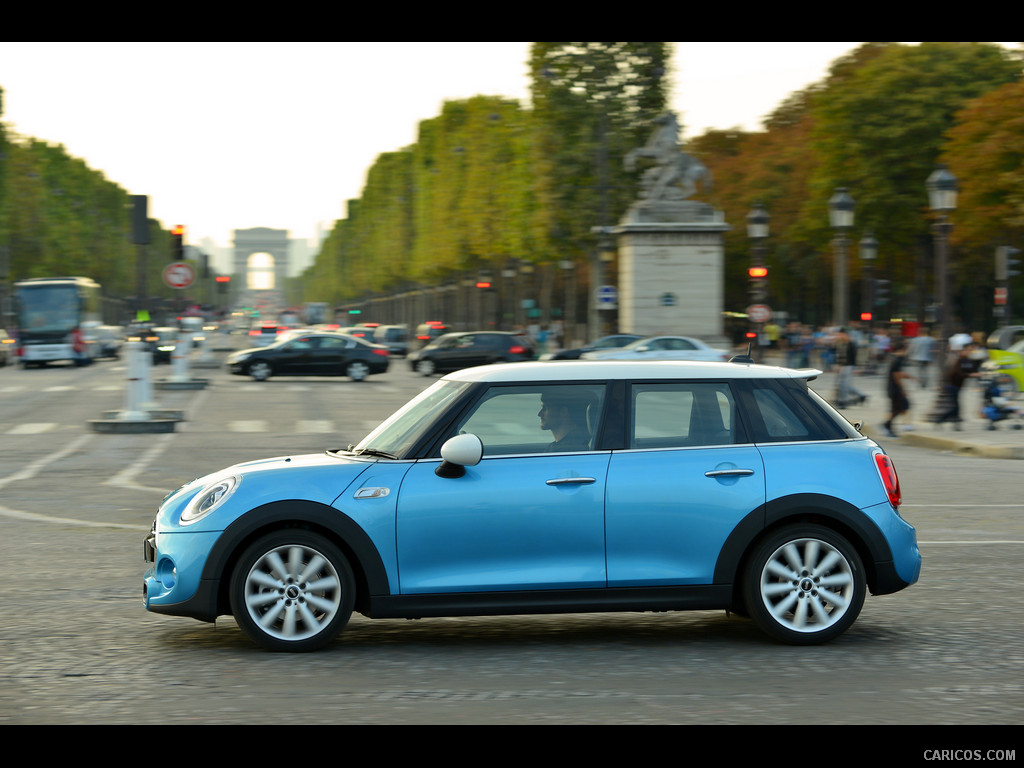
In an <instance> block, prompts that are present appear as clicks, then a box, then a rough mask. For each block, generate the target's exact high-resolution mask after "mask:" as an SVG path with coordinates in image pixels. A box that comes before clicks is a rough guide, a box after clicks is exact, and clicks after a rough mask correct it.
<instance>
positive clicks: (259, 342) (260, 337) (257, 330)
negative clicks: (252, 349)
mask: <svg viewBox="0 0 1024 768" xmlns="http://www.w3.org/2000/svg"><path fill="white" fill-rule="evenodd" d="M287 331H288V329H287V328H281V327H280V326H278V325H277V324H276V323H261V324H260V325H257V326H255V327H253V328H252V329H250V331H249V343H250V344H252V345H254V346H257V347H266V346H268V345H270V344H273V343H274V342H276V341H277V335H278V334H279V333H286V332H287Z"/></svg>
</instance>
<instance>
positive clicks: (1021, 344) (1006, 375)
mask: <svg viewBox="0 0 1024 768" xmlns="http://www.w3.org/2000/svg"><path fill="white" fill-rule="evenodd" d="M982 368H983V369H984V370H985V371H986V373H989V374H990V375H992V376H994V378H995V379H996V383H997V384H998V385H999V387H1000V388H1001V389H1002V390H1003V392H1005V393H1006V394H1009V395H1013V394H1015V393H1017V392H1024V339H1022V340H1021V341H1018V342H1017V343H1016V344H1014V345H1013V346H1012V347H1010V348H1009V349H994V348H990V349H989V350H988V360H986V361H985V362H984V363H982Z"/></svg>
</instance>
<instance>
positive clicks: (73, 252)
mask: <svg viewBox="0 0 1024 768" xmlns="http://www.w3.org/2000/svg"><path fill="white" fill-rule="evenodd" d="M2 115H3V90H2V89H0V116H2ZM149 227H150V233H149V240H150V244H149V245H147V246H144V247H142V248H140V247H139V246H137V245H135V244H134V243H133V242H132V241H133V230H132V201H131V195H130V193H129V192H127V191H126V190H124V189H123V188H121V187H120V186H118V185H117V184H116V183H114V182H112V181H110V180H108V179H107V178H106V177H105V176H104V175H103V173H101V172H100V171H97V170H94V169H92V168H90V167H89V166H88V165H87V163H86V162H85V161H84V160H81V159H78V158H75V157H72V156H71V155H69V154H68V152H67V150H66V149H65V148H64V146H63V145H55V144H50V143H48V142H45V141H41V140H39V139H35V138H32V137H22V136H18V135H15V134H14V133H13V132H11V131H9V130H8V129H6V128H5V127H4V125H3V124H2V123H0V280H21V279H25V278H30V277H53V276H60V275H83V276H88V277H91V278H93V279H94V280H96V281H97V282H99V283H100V285H101V286H103V291H104V294H105V295H106V296H110V297H117V298H121V299H125V298H127V297H131V296H134V295H135V294H136V293H137V291H138V289H139V279H138V271H137V266H138V264H137V260H138V259H139V258H141V257H142V256H145V257H146V260H147V262H148V263H149V264H152V265H163V264H165V263H166V262H167V261H168V260H169V259H170V257H171V235H170V232H169V231H168V230H164V229H163V228H162V227H161V226H160V224H159V222H157V221H155V220H153V219H150V220H149ZM145 282H146V286H145V290H146V293H145V295H147V296H167V295H170V291H171V289H169V288H167V287H166V286H164V285H163V283H162V281H161V279H160V273H159V270H158V269H156V267H155V266H154V267H151V268H150V269H149V270H147V273H146V275H145Z"/></svg>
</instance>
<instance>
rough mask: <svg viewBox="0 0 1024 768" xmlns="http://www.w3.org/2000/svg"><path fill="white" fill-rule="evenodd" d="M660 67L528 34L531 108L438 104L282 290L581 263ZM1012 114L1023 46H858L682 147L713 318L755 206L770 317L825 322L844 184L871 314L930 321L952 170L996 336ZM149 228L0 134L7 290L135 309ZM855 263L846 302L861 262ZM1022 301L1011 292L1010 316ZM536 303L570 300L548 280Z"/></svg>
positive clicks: (122, 198)
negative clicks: (724, 224)
mask: <svg viewBox="0 0 1024 768" xmlns="http://www.w3.org/2000/svg"><path fill="white" fill-rule="evenodd" d="M670 55H671V49H670V44H669V43H560V42H552V43H534V44H533V45H532V47H531V52H530V61H529V67H530V73H531V104H530V105H529V106H526V105H523V104H520V103H518V102H515V101H510V100H508V99H503V98H497V97H487V96H478V97H475V98H472V99H469V100H466V101H458V102H450V103H447V104H445V105H444V106H443V109H442V110H441V114H439V115H438V116H436V117H433V118H430V119H427V120H424V121H423V122H422V123H421V124H420V126H419V133H418V138H417V141H416V143H415V144H414V145H412V146H410V147H406V148H403V149H400V150H397V151H394V152H389V153H386V154H383V155H381V156H380V157H379V158H378V160H377V161H376V162H375V164H374V165H373V167H372V168H371V169H370V170H369V172H368V174H367V179H366V185H365V188H364V190H363V193H362V195H361V197H360V198H359V199H358V200H352V201H349V202H348V204H347V215H346V217H345V218H344V219H341V220H339V221H338V222H336V224H335V226H334V228H333V230H332V231H331V233H330V236H329V237H328V238H327V240H326V241H325V243H324V244H323V247H322V249H321V252H320V253H319V255H318V257H317V259H316V261H315V263H314V265H313V266H312V267H310V269H309V270H308V271H307V272H306V273H305V274H304V275H303V276H302V278H301V279H300V280H299V283H300V286H299V288H300V290H299V291H298V292H296V298H297V299H298V298H299V297H301V299H302V300H306V301H328V302H331V303H333V304H335V305H337V304H343V303H351V302H355V301H358V300H360V299H362V298H368V297H371V296H380V295H382V294H387V293H397V292H401V291H404V290H408V289H409V288H412V287H416V286H430V285H437V284H441V283H444V282H446V281H450V280H453V279H455V278H459V277H462V276H466V275H472V274H474V273H479V272H480V271H483V270H491V271H497V270H500V269H502V268H503V267H506V266H509V265H515V264H522V263H523V262H526V263H529V264H532V265H540V266H541V267H544V266H550V265H554V264H558V263H559V262H566V261H568V262H571V263H575V264H577V265H581V266H582V265H583V264H585V263H586V262H587V261H588V260H590V259H591V258H593V254H594V252H595V249H596V248H597V246H598V235H596V234H595V230H596V229H598V228H600V227H602V226H607V225H609V224H613V223H615V222H616V221H618V219H619V218H620V217H621V215H622V214H623V212H624V211H625V209H626V208H627V207H628V205H629V204H630V203H631V202H632V201H633V199H635V195H636V182H637V173H632V174H630V173H627V172H626V171H625V169H624V167H623V163H622V159H623V157H624V156H625V155H626V154H627V153H628V152H629V151H630V150H631V149H634V148H636V147H639V146H642V145H643V144H644V143H645V141H646V140H647V138H648V136H649V134H650V131H651V129H652V123H653V120H654V119H655V118H656V117H657V116H658V115H659V114H661V113H662V112H663V111H664V110H665V108H666V93H667V90H668V88H667V84H668V82H669V73H668V71H667V70H668V61H669V59H670ZM723 98H728V94H723ZM1022 107H1024V81H1022V78H1021V59H1020V54H1019V52H1010V51H1007V50H1006V49H1004V48H1002V47H1000V46H998V45H996V44H993V43H939V42H936V43H921V44H919V45H906V44H901V43H888V42H881V43H865V44H864V45H863V46H861V47H860V48H858V49H857V50H854V51H851V52H850V53H849V54H848V55H846V56H844V57H842V58H841V59H839V60H837V61H836V62H834V64H833V65H832V67H831V69H830V71H829V73H828V75H827V76H826V77H825V78H824V79H823V80H822V81H821V82H819V83H817V84H815V85H813V86H811V87H809V88H808V89H806V90H804V91H801V92H798V93H794V94H792V95H791V96H790V97H789V98H788V99H787V100H786V101H785V102H784V103H783V104H780V105H779V107H778V108H777V109H776V110H775V112H774V113H772V114H771V115H770V116H769V117H768V118H767V119H766V121H765V124H764V130H762V131H757V132H743V131H740V130H716V131H710V132H708V133H706V134H704V135H702V136H699V137H695V138H693V139H691V140H690V141H689V142H688V144H687V146H686V149H687V151H688V152H690V153H691V154H694V155H696V156H698V157H700V159H701V160H702V161H703V162H704V164H705V165H707V166H708V168H709V169H710V170H711V171H712V174H713V177H714V180H715V181H714V188H713V190H711V191H706V190H705V191H702V192H701V195H700V196H701V197H702V198H703V199H705V200H707V201H708V202H711V203H712V204H714V205H715V206H717V207H719V208H721V209H722V210H724V211H725V214H726V219H727V221H729V222H730V223H731V224H732V225H733V228H732V231H731V232H730V233H729V234H728V235H727V237H726V243H725V245H726V278H727V279H726V299H727V308H729V309H742V308H743V307H744V306H745V305H746V303H747V295H746V276H745V268H746V266H747V264H748V260H749V253H750V249H751V244H750V243H749V242H748V241H747V238H746V234H745V231H744V226H743V222H744V220H745V218H746V216H747V214H748V213H749V211H750V210H751V208H752V207H753V206H754V205H755V204H758V203H760V204H761V205H763V206H764V207H765V208H766V209H767V210H768V212H769V214H770V216H771V237H770V239H769V241H768V249H767V252H768V266H769V274H770V278H769V279H770V284H769V294H770V300H771V303H772V305H773V307H774V308H775V309H780V310H786V311H788V312H789V313H790V314H791V315H792V316H794V317H799V318H800V319H803V320H806V321H808V322H824V321H825V320H827V319H828V318H829V317H830V313H831V280H832V269H833V248H832V246H831V240H832V237H833V233H832V232H831V231H830V229H829V225H828V215H827V204H828V200H829V198H830V197H831V196H832V194H833V192H834V190H835V189H836V188H837V187H846V188H848V189H849V191H850V194H852V196H853V197H854V198H855V200H856V221H857V224H856V227H855V230H854V232H853V240H854V241H855V242H856V241H857V240H858V239H859V238H860V237H861V235H863V234H865V233H867V232H871V233H872V234H873V235H874V236H875V238H876V239H877V241H878V243H879V258H878V260H877V262H876V264H875V265H874V266H875V270H876V275H877V276H878V277H882V278H885V279H889V280H891V281H892V285H893V298H892V303H891V304H890V305H889V306H888V307H886V308H883V309H888V310H889V313H890V314H891V313H902V314H907V315H917V316H918V317H922V318H923V317H924V316H925V313H926V307H927V306H928V305H929V304H930V303H931V302H932V301H934V296H933V295H931V294H932V286H933V284H934V279H933V275H932V274H931V269H932V263H933V262H932V256H931V243H932V236H931V230H930V223H931V220H930V218H931V217H930V213H929V211H928V209H927V198H926V195H925V187H924V184H925V179H926V178H927V177H928V175H929V174H930V173H931V171H932V170H933V168H934V167H935V164H936V163H937V162H944V163H946V164H947V165H948V167H949V168H950V169H951V170H952V172H953V173H954V174H955V175H956V176H957V177H958V179H959V184H960V189H961V195H960V204H959V207H958V209H957V211H956V212H955V214H954V216H953V223H954V227H953V240H954V258H953V261H952V271H953V275H952V277H953V285H954V289H955V291H954V292H955V299H956V305H957V306H956V310H957V313H958V314H959V315H960V316H961V317H962V318H963V319H964V320H965V321H966V322H967V323H968V324H970V325H972V326H974V327H983V326H988V325H990V324H992V322H993V320H992V315H991V305H992V288H993V286H994V282H995V281H994V276H993V259H994V252H995V248H996V247H998V246H1006V245H1009V246H1014V247H1018V248H1024V243H1022V240H1024V116H1022V115H1024V110H1022ZM0 115H2V91H0ZM150 226H151V230H152V232H151V243H152V244H151V245H150V246H147V247H146V249H145V250H140V249H138V248H137V247H136V246H134V245H133V244H132V238H131V221H130V199H129V194H128V193H127V192H126V191H125V190H123V189H121V188H120V187H119V186H118V185H117V184H115V183H113V182H111V181H109V180H107V179H106V178H105V177H104V176H103V174H102V173H100V172H98V171H95V170H92V169H90V168H89V167H88V166H87V165H86V163H85V162H83V161H81V160H78V159H75V158H72V157H70V156H69V155H68V153H67V152H66V150H65V149H64V147H63V146H59V145H56V146H55V145H51V144H48V143H46V142H42V141H39V140H37V139H33V138H26V137H19V136H15V135H12V134H11V133H10V132H9V131H5V129H4V128H3V125H2V124H0V268H2V270H0V271H2V272H3V274H2V275H0V278H5V277H6V278H11V279H13V278H22V277H41V276H47V275H53V274H70V273H81V274H86V275H89V276H91V277H94V278H96V279H97V280H99V281H100V282H101V283H102V284H103V285H104V287H105V289H106V290H107V291H108V293H110V294H112V295H117V296H122V297H128V296H132V295H134V294H135V293H136V292H137V290H138V285H137V281H138V272H137V259H138V258H139V256H140V254H145V255H146V256H147V260H148V261H149V263H150V264H161V263H164V262H166V261H167V259H168V258H169V257H170V249H171V243H170V234H169V232H167V231H166V230H164V229H162V228H161V226H160V225H159V223H158V222H155V221H151V222H150ZM850 267H851V274H850V278H851V284H852V285H853V286H854V290H853V293H854V296H853V301H852V302H851V306H852V307H854V308H857V307H858V306H859V304H860V297H859V296H858V295H857V293H858V289H857V285H858V282H857V281H858V278H859V276H860V269H861V265H860V263H859V260H858V259H857V258H856V257H855V256H854V258H852V259H851V265H850ZM554 271H557V270H544V269H540V270H538V273H540V274H547V275H550V274H551V273H552V272H554ZM575 274H576V275H577V277H578V279H577V281H576V282H575V283H574V285H576V286H577V287H578V290H579V300H578V301H577V302H576V305H577V306H578V307H579V310H580V314H581V315H582V314H583V313H584V311H585V307H586V306H587V301H586V297H587V296H588V295H590V293H591V289H592V288H593V286H590V285H588V283H587V280H586V273H585V270H576V271H575ZM609 277H610V279H614V276H613V275H611V276H609ZM146 280H147V285H146V288H145V291H146V293H147V294H148V295H162V293H163V292H164V290H165V289H163V287H162V285H161V283H160V279H159V274H158V273H157V271H156V270H155V269H152V270H150V274H149V275H147V276H146ZM1018 282H1021V281H1018ZM1022 288H1024V286H1021V285H1018V286H1017V290H1016V292H1015V295H1014V296H1013V301H1012V304H1013V306H1015V307H1018V308H1019V307H1024V292H1022V290H1021V289H1022ZM546 295H547V296H548V297H551V296H553V295H558V296H562V295H563V294H562V293H561V292H560V291H559V292H553V291H551V290H550V286H548V290H547V294H546ZM570 319H571V318H570Z"/></svg>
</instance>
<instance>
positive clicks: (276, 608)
mask: <svg viewBox="0 0 1024 768" xmlns="http://www.w3.org/2000/svg"><path fill="white" fill-rule="evenodd" d="M354 604H355V578H354V577H353V575H352V568H351V566H350V565H349V563H348V560H346V559H345V556H344V555H343V554H342V553H341V551H340V550H339V549H338V548H337V547H336V546H334V544H332V543H331V542H330V541H328V540H327V539H325V538H323V537H322V536H318V535H317V534H314V533H310V532H309V531H303V530H298V529H289V530H283V531H275V532H274V533H271V534H268V535H267V536H264V537H263V538H262V539H260V540H259V541H257V542H255V543H254V544H253V545H252V546H251V547H249V548H248V549H247V550H246V551H245V553H244V554H243V555H242V557H241V558H240V559H239V561H238V563H237V565H236V566H235V569H234V571H233V573H232V576H231V612H232V613H233V614H234V617H235V621H237V622H238V625H239V626H240V627H241V628H242V630H243V631H244V632H245V633H246V634H247V635H248V636H249V637H250V638H251V639H252V640H254V641H255V642H256V643H258V644H259V645H262V646H263V647H264V648H266V649H268V650H271V651H295V652H298V651H312V650H316V649H318V648H322V647H323V646H325V645H327V643H329V642H330V641H331V640H332V639H334V637H335V636H336V635H337V634H338V633H339V632H340V631H341V630H342V629H343V628H344V627H345V625H346V624H347V623H348V620H349V617H350V616H351V615H352V607H353V605H354Z"/></svg>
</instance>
